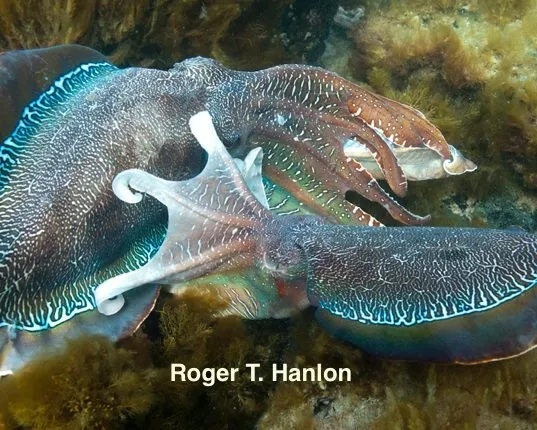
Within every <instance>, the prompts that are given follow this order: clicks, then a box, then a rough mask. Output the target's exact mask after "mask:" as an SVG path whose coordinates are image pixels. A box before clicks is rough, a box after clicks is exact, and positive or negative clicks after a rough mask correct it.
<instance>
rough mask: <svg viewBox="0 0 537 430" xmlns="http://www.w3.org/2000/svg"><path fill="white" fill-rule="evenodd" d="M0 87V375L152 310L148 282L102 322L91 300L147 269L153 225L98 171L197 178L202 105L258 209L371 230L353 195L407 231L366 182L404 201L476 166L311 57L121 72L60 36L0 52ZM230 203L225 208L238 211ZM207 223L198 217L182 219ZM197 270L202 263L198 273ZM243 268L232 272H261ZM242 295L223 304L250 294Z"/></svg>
mask: <svg viewBox="0 0 537 430" xmlns="http://www.w3.org/2000/svg"><path fill="white" fill-rule="evenodd" d="M0 95H1V97H0V108H1V111H0V114H1V116H2V120H3V123H2V124H1V128H0V132H1V133H3V137H5V140H4V141H3V143H2V144H1V145H0V280H1V283H0V364H1V366H0V371H4V372H9V371H11V370H13V369H16V368H18V367H20V366H21V365H22V364H23V363H24V362H26V361H27V360H29V359H30V358H32V357H33V356H35V355H36V354H37V353H39V352H40V351H42V350H44V349H47V348H49V349H50V348H54V347H56V346H58V345H60V344H61V343H62V342H63V341H64V339H67V338H69V337H74V336H78V335H80V334H81V333H102V334H105V335H107V336H109V337H110V338H112V339H117V338H120V337H122V336H125V335H128V334H130V333H132V332H133V331H134V330H136V328H137V327H138V326H139V325H140V324H141V322H142V321H143V320H144V318H145V317H146V316H147V314H148V313H149V312H150V311H151V309H152V308H153V306H154V303H155V299H156V297H157V295H158V291H159V288H160V287H159V286H158V285H157V284H156V283H153V281H151V284H150V285H149V286H147V287H145V288H139V289H135V290H133V291H132V292H129V293H127V294H125V300H126V303H127V305H126V306H124V307H123V309H121V311H120V312H118V313H116V314H115V315H114V316H113V317H106V316H103V315H102V314H101V313H99V312H97V311H96V309H95V308H96V301H95V298H94V290H95V288H96V287H97V286H98V285H100V284H103V283H104V282H106V281H107V280H108V279H110V278H113V277H114V276H117V275H121V274H124V273H127V272H130V271H133V270H137V269H139V268H141V267H145V265H146V264H147V263H148V262H149V261H150V260H151V258H152V257H153V256H155V255H157V253H158V252H160V251H159V250H161V249H162V247H161V246H162V243H163V241H164V240H165V237H166V234H167V226H168V214H167V211H166V208H165V207H164V206H163V205H162V204H161V203H160V202H158V201H157V200H155V199H150V198H147V199H143V201H142V202H140V203H139V204H137V205H131V204H128V203H126V202H124V201H122V200H120V199H118V198H117V197H116V196H115V195H114V192H113V190H112V181H113V178H114V177H115V176H116V175H118V174H119V173H120V172H122V171H124V170H128V169H132V168H137V169H142V170H144V171H147V172H148V173H150V174H154V175H157V176H158V177H160V178H162V179H163V180H169V181H183V180H189V178H192V177H195V175H197V174H199V173H200V172H201V171H202V169H203V168H204V166H205V164H206V158H207V155H206V153H205V152H204V151H203V150H202V148H201V147H200V146H199V144H198V143H197V141H196V139H195V138H194V136H193V134H192V133H191V131H190V128H189V125H188V121H189V119H190V118H191V117H192V116H193V115H194V114H196V113H197V112H200V111H208V112H209V114H210V116H211V118H212V122H211V123H212V124H214V127H215V129H216V132H217V134H218V136H219V138H220V139H221V140H222V141H223V142H224V145H225V147H226V150H227V151H229V152H230V153H231V154H232V156H234V157H238V158H241V159H243V158H244V157H245V156H246V155H247V154H249V153H250V150H251V149H252V148H255V147H262V148H263V151H264V152H263V153H264V157H263V160H262V163H263V167H262V168H263V170H262V175H263V184H262V185H263V190H260V191H256V193H257V195H258V196H260V198H261V199H266V200H267V204H268V205H269V207H270V211H271V212H272V213H277V214H301V215H305V214H308V213H310V214H317V215H319V216H322V217H324V219H326V220H330V221H332V222H338V223H342V224H361V225H366V226H380V223H379V222H378V221H377V220H376V219H375V218H373V217H372V216H371V215H370V214H368V213H366V212H365V211H363V210H362V209H361V208H360V207H358V206H356V205H355V204H353V203H351V202H349V201H347V200H346V198H345V195H346V193H347V192H348V191H354V192H356V193H358V194H359V195H361V196H363V197H364V198H366V199H368V200H370V201H372V202H376V203H379V204H381V205H382V206H383V207H384V208H385V209H386V211H387V212H388V213H389V214H390V215H391V216H392V217H393V218H394V219H396V220H398V221H400V222H402V223H405V224H418V225H419V224H423V223H424V222H426V221H427V219H428V217H427V216H418V215H416V214H413V213H411V212H409V211H408V210H406V209H405V208H404V207H403V206H401V205H400V204H399V203H398V202H397V201H396V200H395V198H393V197H392V196H391V195H390V193H389V192H387V191H386V190H385V189H384V188H383V187H381V186H380V185H379V182H378V181H377V180H378V179H383V180H385V181H386V184H387V185H388V187H389V188H390V189H391V190H392V191H393V193H395V194H396V195H397V196H403V195H405V193H406V190H407V181H408V180H423V179H430V178H438V177H444V176H449V175H453V174H462V173H464V172H467V171H472V170H474V169H475V165H474V164H473V163H472V162H471V161H469V160H467V159H466V158H465V157H463V156H462V155H461V154H460V152H459V151H457V150H456V149H455V148H454V147H452V146H450V145H449V144H448V143H447V142H446V141H445V139H444V137H443V136H442V134H441V133H440V131H438V129H437V128H436V127H434V126H433V125H432V124H431V123H430V122H429V121H428V120H427V119H426V118H425V117H424V116H423V115H422V114H421V113H420V112H419V111H417V110H415V109H413V108H411V107H409V106H406V105H403V104H400V103H397V102H395V101H392V100H389V99H386V98H384V97H381V96H379V95H376V94H374V93H372V92H370V91H368V90H366V89H364V88H362V87H360V86H358V85H356V84H353V83H351V82H349V81H347V80H345V79H342V78H341V77H339V76H337V75H336V74H334V73H331V72H328V71H326V70H323V69H321V68H317V67H310V66H302V65H282V66H276V67H273V68H270V69H266V70H261V71H256V72H242V71H234V70H230V69H227V68H226V67H224V66H223V65H221V64H219V63H218V62H216V61H214V60H211V59H207V58H193V59H188V60H185V61H183V62H181V63H178V64H176V65H175V66H174V67H173V68H172V69H170V70H166V71H164V70H154V69H147V68H136V67H131V68H126V69H120V68H117V67H116V66H114V65H113V64H111V63H110V62H108V61H107V60H106V59H105V58H104V57H103V56H102V55H100V54H99V53H97V52H95V51H93V50H90V49H89V48H84V47H80V46H76V45H70V46H59V47H53V48H47V49H43V50H30V51H16V52H10V53H4V54H1V55H0ZM250 157H251V156H250ZM254 158H255V157H254ZM255 160H257V161H256V163H257V164H259V163H261V160H260V159H258V158H255ZM211 163H212V161H211ZM245 168H246V167H245ZM205 169H207V168H205ZM203 171H204V172H206V170H203ZM211 172H212V173H215V171H214V170H212V171H211ZM216 173H217V172H216ZM216 176H217V175H216ZM257 186H258V187H261V185H260V184H259V183H257ZM198 191H199V193H200V198H204V197H207V198H209V199H217V198H218V189H212V190H211V193H210V194H206V192H208V189H207V190H204V189H199V190H198ZM133 198H134V197H133ZM238 211H239V207H238V206H237V212H236V213H234V214H231V215H234V216H236V217H239V218H240V217H241V216H242V214H241V213H239V212H238ZM266 213H268V212H267V210H266V209H263V213H262V214H261V213H260V217H261V218H263V217H265V214H266ZM226 216H228V214H226ZM263 219H264V218H263ZM199 222H201V223H202V224H198V223H199ZM206 222H208V221H206V220H201V219H200V218H197V219H195V220H193V223H192V224H191V225H190V226H189V228H191V229H192V230H193V231H194V230H197V229H199V228H202V227H203V225H205V223H206ZM319 228H321V225H319ZM322 228H325V227H322ZM173 230H175V229H170V230H168V234H169V233H170V232H172V231H173ZM232 231H233V229H232V230H231V231H230V232H227V233H231V232H232ZM365 231H366V230H364V232H365ZM227 233H226V234H227ZM241 234H242V233H241ZM382 234H383V233H381V232H380V231H379V235H382ZM200 246H202V247H205V246H206V244H205V243H201V244H200ZM187 250H190V248H187ZM185 252H186V251H185ZM293 252H294V253H296V250H294V251H293ZM386 252H388V251H386ZM394 252H395V251H394ZM241 258H242V257H241ZM300 258H302V257H300ZM172 261H173V260H170V263H172ZM212 264H213V265H214V264H215V263H212ZM216 266H218V264H216ZM216 266H214V267H215V268H216ZM232 266H233V268H234V269H237V267H238V268H239V269H240V267H242V266H240V264H239V266H237V265H235V264H233V265H232ZM211 267H213V266H212V265H211V264H208V265H207V267H200V268H199V273H200V276H201V274H205V273H207V272H208V271H210V270H211V269H210V268H211ZM250 267H251V266H250V265H249V263H248V264H247V265H246V266H245V272H244V275H245V277H248V276H253V277H257V276H265V277H266V276H268V277H272V275H271V274H266V273H263V274H262V275H259V273H258V272H256V271H255V270H254V271H252V270H251V269H250ZM163 270H168V269H164V268H163ZM196 273H197V272H196ZM239 273H240V270H239ZM323 276H324V275H323ZM346 276H347V275H346ZM248 279H250V278H248ZM250 281H251V282H250ZM252 283H254V280H249V281H248V282H247V284H248V285H251V284H252ZM266 284H267V285H270V283H266ZM178 290H181V287H178ZM298 293H299V294H300V295H301V296H302V295H303V292H302V291H298ZM241 294H242V295H241ZM241 294H239V296H238V301H237V302H235V303H234V304H233V306H235V307H236V308H238V307H240V306H241V303H240V302H241V300H244V295H248V294H250V290H249V288H244V290H243V291H242V293H241ZM267 294H268V296H270V297H271V299H270V300H269V302H270V303H271V306H268V305H267V306H264V305H263V304H261V305H260V306H261V307H264V308H268V307H271V309H269V310H265V311H262V312H253V311H252V312H253V316H254V317H264V316H278V315H286V314H287V312H286V309H283V310H278V309H277V307H278V302H277V301H274V300H273V299H272V297H273V296H274V294H275V292H274V291H273V290H269V291H267ZM304 300H305V299H304ZM290 301H291V302H292V305H293V306H294V301H293V300H290ZM310 302H311V301H310ZM312 303H313V302H312ZM344 303H345V299H343V301H342V302H337V303H335V304H334V306H343V305H344ZM244 306H246V307H248V305H247V304H244ZM291 307H292V306H291ZM248 312H249V311H247V312H245V313H248ZM75 317H76V318H75ZM327 318H328V317H327Z"/></svg>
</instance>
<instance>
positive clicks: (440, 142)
mask: <svg viewBox="0 0 537 430" xmlns="http://www.w3.org/2000/svg"><path fill="white" fill-rule="evenodd" d="M191 62H199V63H203V62H205V67H207V68H208V69H209V68H214V67H217V66H215V65H214V64H211V63H209V62H207V60H203V59H201V60H200V59H194V60H191ZM198 67H200V68H201V67H202V65H200V64H198ZM220 73H221V74H226V73H233V72H230V71H228V70H227V69H223V68H221V69H220ZM207 107H208V109H209V111H211V112H216V111H217V109H221V110H220V111H218V115H217V116H216V117H215V122H216V125H217V129H218V130H219V131H222V132H221V136H223V137H224V139H225V140H226V141H234V140H236V139H239V137H240V138H242V139H246V138H245V136H247V140H248V141H249V142H253V143H254V144H259V145H262V146H263V148H264V152H265V162H264V172H265V175H266V176H267V177H268V178H269V179H270V180H271V181H272V182H274V183H275V184H277V185H278V186H280V187H283V188H284V189H287V190H288V191H289V193H290V194H292V195H293V196H295V197H296V198H298V200H299V201H300V202H301V203H302V204H304V205H305V206H308V207H310V208H312V209H313V211H314V212H315V213H317V214H320V215H323V216H327V217H329V218H331V219H333V220H336V221H338V222H344V223H359V224H364V225H371V226H378V225H380V223H379V222H378V221H377V220H376V219H374V218H373V217H372V216H371V215H369V214H367V213H365V212H364V211H362V210H361V209H360V208H359V207H357V206H355V205H352V204H350V203H349V202H348V201H346V200H345V193H346V192H347V191H355V192H356V193H358V194H359V195H361V196H362V197H364V198H366V199H368V200H370V201H372V202H376V203H379V204H381V205H382V206H383V207H384V208H385V209H386V210H387V211H388V212H389V214H390V215H391V216H392V217H393V218H394V219H396V220H398V221H400V222H402V223H405V224H423V223H425V222H426V221H427V220H428V219H429V218H428V217H421V216H418V215H416V214H413V213H411V212H409V211H408V210H406V209H405V208H404V207H402V206H401V205H399V204H398V203H397V201H396V200H395V199H394V198H393V197H391V196H390V194H389V193H388V192H387V191H385V190H384V189H383V188H382V187H381V186H380V185H379V184H378V183H377V179H385V180H386V181H387V183H388V185H389V187H390V188H391V190H392V191H393V192H394V193H395V194H396V195H398V196H404V195H405V194H406V191H407V179H408V178H407V176H408V177H409V178H410V179H413V180H416V179H419V180H423V179H430V178H439V177H444V176H449V175H453V174H462V173H464V172H467V171H473V170H475V168H476V166H475V164H474V163H472V162H471V161H469V160H467V159H465V158H464V157H463V156H462V155H461V154H460V153H459V152H458V151H457V150H455V148H453V147H452V146H450V145H448V143H447V142H446V140H445V139H444V137H443V136H442V134H441V133H440V131H439V130H438V129H437V128H436V127H434V126H433V125H432V124H431V123H430V122H429V121H428V120H427V119H426V118H425V117H424V116H423V114H421V113H420V112H419V111H417V110H415V109H413V108H411V107H409V106H406V105H403V104H400V103H397V102H395V101H392V100H389V99H386V98H384V97H382V96H379V95H376V94H374V93H372V92H370V91H368V90H366V89H364V88H362V87H360V86H358V85H356V84H354V83H352V82H349V81H347V80H345V79H343V78H341V77H339V76H337V75H336V74H334V73H331V72H328V71H326V70H323V69H320V68H315V67H308V66H298V65H284V66H277V67H273V68H270V69H266V70H262V71H258V72H250V73H249V72H234V76H233V79H228V80H227V81H226V80H224V82H223V83H221V84H220V85H219V86H218V87H215V89H214V90H211V91H209V93H208V101H207ZM237 107H240V109H238V108H237ZM228 123H238V124H240V127H236V128H235V130H234V133H235V134H233V133H232V134H231V135H228V134H227V133H226V124H228ZM237 130H241V131H242V135H241V136H238V135H237ZM410 153H412V154H413V155H412V156H410V155H409V154H410ZM365 164H367V166H368V167H367V168H366V167H365Z"/></svg>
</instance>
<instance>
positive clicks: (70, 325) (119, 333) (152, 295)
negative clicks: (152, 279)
mask: <svg viewBox="0 0 537 430" xmlns="http://www.w3.org/2000/svg"><path fill="white" fill-rule="evenodd" d="M159 291H160V287H159V286H157V285H151V286H147V287H145V288H138V289H136V290H134V291H130V292H129V293H128V294H127V295H126V306H125V309H123V310H122V311H121V312H119V313H117V314H115V315H112V316H106V315H103V314H101V313H100V312H99V311H98V310H97V309H93V310H91V311H87V312H83V313H81V314H79V315H77V317H76V318H72V319H70V320H69V321H66V322H64V323H62V324H60V325H58V326H56V327H54V330H52V331H51V330H41V331H27V330H19V329H14V328H12V327H0V377H2V376H5V375H10V374H12V373H14V372H16V371H17V370H19V369H20V368H22V367H23V366H24V365H25V364H26V363H28V362H29V361H31V360H33V359H34V358H38V357H42V356H43V355H44V354H57V353H58V351H61V350H62V349H63V348H65V347H66V346H67V344H68V342H69V341H70V340H74V339H78V338H80V337H81V336H92V335H99V336H104V337H106V338H108V339H110V340H111V341H117V340H118V339H122V338H124V337H127V336H130V335H131V334H132V333H133V332H135V331H136V330H137V329H138V327H139V326H140V325H141V324H142V322H143V321H144V320H145V318H146V316H147V314H148V313H149V312H151V311H152V310H153V307H154V306H155V302H156V300H157V297H158V294H159Z"/></svg>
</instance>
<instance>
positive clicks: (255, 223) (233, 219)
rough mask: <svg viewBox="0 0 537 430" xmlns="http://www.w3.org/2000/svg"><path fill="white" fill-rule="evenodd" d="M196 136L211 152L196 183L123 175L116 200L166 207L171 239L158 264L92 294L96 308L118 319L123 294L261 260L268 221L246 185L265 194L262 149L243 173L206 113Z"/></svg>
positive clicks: (195, 122) (198, 119) (195, 125)
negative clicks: (152, 200)
mask: <svg viewBox="0 0 537 430" xmlns="http://www.w3.org/2000/svg"><path fill="white" fill-rule="evenodd" d="M190 126H191V128H192V130H193V133H194V135H195V137H196V138H197V139H198V141H199V142H200V144H201V145H202V147H203V148H204V149H205V150H206V151H207V153H208V161H207V164H206V166H205V167H204V169H203V171H202V172H201V173H200V174H199V175H198V176H196V177H195V178H193V179H190V180H185V181H166V180H163V179H160V178H157V177H155V176H153V175H151V174H149V173H146V172H144V171H141V170H137V169H131V170H127V171H124V172H122V173H120V174H119V175H118V176H116V178H115V179H114V181H113V184H112V185H113V190H114V193H115V194H116V195H117V196H118V197H119V198H120V199H121V200H123V201H125V202H127V203H138V202H140V201H141V199H142V198H143V195H142V193H145V194H148V195H151V196H152V197H154V198H156V199H157V200H159V201H160V202H161V203H163V204H164V205H166V206H167V207H168V233H167V235H166V238H165V239H164V242H163V243H162V245H161V246H160V248H159V250H158V251H157V253H156V254H155V255H154V256H153V258H152V259H151V260H150V261H149V262H148V263H147V264H146V265H144V266H142V267H141V268H139V269H137V270H134V271H131V272H128V273H124V274H122V275H119V276H116V277H114V278H111V279H109V280H107V281H105V282H104V283H102V284H101V285H99V286H98V287H97V288H96V290H95V301H96V304H97V308H98V309H99V311H100V312H102V313H104V314H107V315H108V314H114V313H116V312H118V311H119V310H120V309H121V307H122V306H123V303H124V299H123V296H122V294H123V293H125V292H126V291H128V290H130V289H132V288H136V287H139V286H141V285H145V284H149V283H159V284H171V283H177V282H184V281H188V280H190V279H194V278H199V277H201V276H203V275H205V274H207V273H214V272H219V271H221V272H229V271H231V270H239V269H241V268H246V267H249V266H251V265H252V264H253V263H252V261H253V259H254V258H255V256H256V254H255V253H256V249H257V244H258V242H259V237H258V233H257V231H259V230H261V227H260V226H261V225H262V223H263V222H265V221H266V220H267V219H268V218H269V217H270V214H269V211H268V209H267V208H266V207H264V206H263V205H262V204H260V203H259V201H258V200H257V199H256V197H255V196H254V194H253V193H252V191H250V189H248V186H249V185H247V184H246V182H245V180H244V177H243V173H244V174H245V175H246V177H247V178H248V180H249V181H250V186H251V188H252V189H253V190H254V193H255V192H260V190H262V183H261V175H260V156H261V150H260V149H257V150H254V151H253V152H252V153H250V154H249V156H248V157H247V158H246V160H245V162H244V163H242V165H241V167H242V169H241V170H242V173H241V170H239V168H238V167H237V166H236V165H235V163H234V162H233V160H232V159H231V158H230V157H229V156H228V155H227V151H226V149H225V147H224V146H223V144H222V143H221V142H220V140H219V138H218V136H217V134H216V131H215V130H214V127H212V123H211V120H210V116H209V114H208V113H207V112H203V113H201V114H199V115H195V116H194V117H192V119H191V120H190Z"/></svg>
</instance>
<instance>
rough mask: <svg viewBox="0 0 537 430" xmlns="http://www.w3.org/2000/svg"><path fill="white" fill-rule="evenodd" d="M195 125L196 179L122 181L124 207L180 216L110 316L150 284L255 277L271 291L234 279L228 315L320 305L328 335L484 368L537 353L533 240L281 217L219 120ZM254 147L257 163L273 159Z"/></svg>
mask: <svg viewBox="0 0 537 430" xmlns="http://www.w3.org/2000/svg"><path fill="white" fill-rule="evenodd" d="M190 127H191V129H192V133H193V134H194V136H196V138H197V139H198V141H199V142H200V144H201V146H202V147H203V148H204V149H205V150H206V151H207V153H208V161H207V164H206V166H205V168H204V169H203V171H202V172H201V173H200V174H199V175H198V176H196V177H195V178H193V179H189V180H186V181H166V180H163V179H160V178H157V177H155V176H153V175H151V174H149V173H146V172H144V171H141V170H127V171H125V172H122V173H120V174H119V175H118V176H117V177H116V178H115V180H114V191H115V193H116V195H117V196H118V197H120V198H121V199H122V200H124V201H126V202H132V203H136V202H139V201H141V200H142V199H143V198H144V195H149V196H152V197H154V198H156V199H157V200H159V201H160V202H161V203H163V204H165V205H166V206H167V207H168V212H169V221H168V229H167V233H166V238H165V240H164V242H163V244H162V246H161V247H160V249H159V250H158V251H157V253H156V254H155V256H154V257H153V258H152V259H151V260H150V261H149V262H148V263H147V264H146V265H144V266H142V267H140V268H139V269H137V270H134V271H132V272H129V273H124V274H122V275H119V276H116V277H113V278H111V279H109V280H107V281H105V282H104V283H102V284H101V285H99V286H98V287H97V288H96V290H95V301H96V303H97V307H98V309H99V311H100V312H103V313H104V314H113V313H114V312H118V311H119V310H120V308H121V300H120V299H119V297H120V296H121V295H122V294H124V293H126V292H127V291H130V290H131V289H137V288H142V289H143V288H145V287H144V285H145V284H148V283H158V284H170V283H184V282H186V281H189V280H192V279H196V278H198V277H202V276H204V275H207V274H215V273H221V274H229V273H243V272H249V271H251V270H254V271H255V270H256V271H260V272H262V273H264V274H265V275H266V276H267V277H268V278H271V279H272V280H273V284H270V283H269V284H266V285H263V286H258V285H255V284H252V285H250V286H249V287H245V288H244V289H243V290H241V291H240V292H239V293H237V291H236V290H235V289H234V288H233V286H229V285H222V286H221V291H219V292H217V293H218V294H221V295H222V297H225V298H227V299H228V300H229V301H230V308H232V309H235V310H237V312H238V313H239V314H241V315H243V316H247V317H253V318H261V317H267V316H282V315H283V314H285V312H283V313H282V312H281V311H282V307H287V308H288V309H287V310H291V309H292V308H293V307H295V308H297V309H298V308H301V307H303V306H304V305H311V306H314V307H316V308H317V311H316V316H317V317H318V319H319V320H320V322H321V324H322V325H323V326H325V327H326V328H327V329H328V330H329V331H330V332H332V333H333V334H335V335H336V336H338V337H341V338H342V339H345V340H347V341H349V342H351V343H354V344H356V345H357V346H359V347H361V348H363V349H364V350H365V351H367V352H369V353H372V354H375V355H378V356H381V357H386V358H396V359H406V360H420V361H436V362H456V363H477V362H484V361H490V360H497V359H502V358H507V357H511V356H515V355H518V354H521V353H523V352H525V351H528V350H530V349H532V348H534V347H535V345H536V343H537V315H536V314H535V311H534V310H535V308H536V306H537V294H536V292H537V289H536V288H535V287H536V286H537V237H536V236H535V235H534V234H530V233H525V232H520V231H501V230H491V229H471V228H466V229H456V228H431V227H412V228H409V227H407V228H405V227H386V228H371V227H361V226H347V225H335V224H331V223H329V222H327V220H326V219H324V218H321V217H316V216H294V215H282V216H273V214H271V213H270V212H269V211H268V210H267V209H266V208H265V206H264V205H263V204H261V203H260V202H259V201H258V199H257V198H256V197H255V195H254V194H253V193H252V191H251V190H250V188H253V189H256V187H255V185H256V183H257V185H258V182H259V176H258V175H253V178H254V179H251V180H245V178H244V176H243V175H242V174H241V170H240V166H239V167H238V166H237V164H236V163H234V161H233V160H232V158H231V156H230V155H229V154H228V152H227V150H226V148H225V147H224V145H223V144H222V142H221V141H220V139H219V138H218V135H217V133H216V131H215V129H214V127H213V125H212V121H211V117H210V115H209V113H208V112H201V113H199V114H197V115H194V116H193V117H192V118H191V120H190ZM255 151H256V152H254V153H253V154H252V155H251V158H250V159H248V162H247V163H246V164H249V165H258V164H259V162H260V157H261V151H260V150H255ZM252 159H253V160H254V161H255V162H253V163H252V162H251V160H252ZM252 182H253V185H254V186H252ZM271 285H272V290H273V291H272V295H270V294H269V295H267V289H270V287H271ZM229 290H231V291H229ZM267 297H268V298H269V300H270V302H267ZM267 309H269V310H270V311H271V312H272V314H270V313H267Z"/></svg>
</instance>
